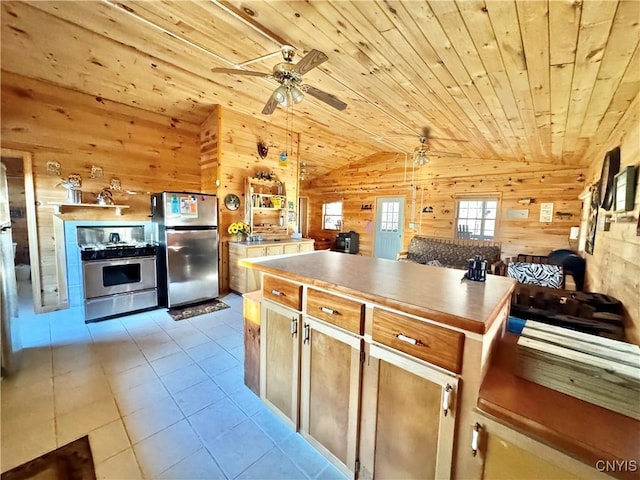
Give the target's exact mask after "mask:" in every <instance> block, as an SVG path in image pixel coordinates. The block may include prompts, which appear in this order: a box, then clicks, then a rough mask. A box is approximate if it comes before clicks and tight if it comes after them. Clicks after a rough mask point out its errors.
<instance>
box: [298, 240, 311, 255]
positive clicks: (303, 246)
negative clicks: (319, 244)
mask: <svg viewBox="0 0 640 480" xmlns="http://www.w3.org/2000/svg"><path fill="white" fill-rule="evenodd" d="M300 252H301V253H302V252H313V242H304V243H301V244H300Z"/></svg>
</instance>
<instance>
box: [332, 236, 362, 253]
mask: <svg viewBox="0 0 640 480" xmlns="http://www.w3.org/2000/svg"><path fill="white" fill-rule="evenodd" d="M359 238H360V235H358V234H357V233H356V232H354V231H353V230H352V231H350V232H342V233H339V234H338V236H337V237H336V248H335V249H334V250H335V251H336V252H343V253H358V249H359V247H358V243H359Z"/></svg>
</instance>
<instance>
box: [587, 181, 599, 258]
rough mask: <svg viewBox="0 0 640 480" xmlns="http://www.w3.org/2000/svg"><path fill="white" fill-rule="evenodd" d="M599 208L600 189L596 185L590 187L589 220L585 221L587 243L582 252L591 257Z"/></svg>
mask: <svg viewBox="0 0 640 480" xmlns="http://www.w3.org/2000/svg"><path fill="white" fill-rule="evenodd" d="M599 208H600V187H599V185H598V184H597V183H594V184H593V185H592V186H591V202H590V207H589V218H588V219H587V241H586V243H585V246H584V251H585V252H587V253H588V254H589V255H593V247H594V244H595V242H596V230H597V226H598V209H599Z"/></svg>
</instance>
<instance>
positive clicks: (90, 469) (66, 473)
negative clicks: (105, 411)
mask: <svg viewBox="0 0 640 480" xmlns="http://www.w3.org/2000/svg"><path fill="white" fill-rule="evenodd" d="M0 478H1V479H2V480H59V479H65V480H96V472H95V470H94V466H93V456H92V455H91V446H90V445H89V437H88V436H87V435H85V436H84V437H82V438H79V439H78V440H74V441H73V442H71V443H67V444H66V445H64V446H62V447H60V448H56V449H55V450H53V451H51V452H49V453H45V454H44V455H41V456H40V457H38V458H35V459H33V460H31V461H29V462H27V463H23V464H22V465H19V466H17V467H15V468H12V469H11V470H8V471H6V472H4V473H3V474H2V475H1V476H0Z"/></svg>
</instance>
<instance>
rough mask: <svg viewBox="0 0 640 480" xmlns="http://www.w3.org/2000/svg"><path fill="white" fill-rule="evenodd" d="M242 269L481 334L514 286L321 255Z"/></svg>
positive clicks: (260, 261) (495, 279) (258, 261)
mask: <svg viewBox="0 0 640 480" xmlns="http://www.w3.org/2000/svg"><path fill="white" fill-rule="evenodd" d="M240 264H241V265H243V266H245V267H249V268H254V269H257V270H260V271H262V272H265V273H269V274H272V275H275V276H278V277H281V278H285V279H290V280H293V281H296V282H300V283H304V284H307V285H312V286H317V287H320V288H324V289H327V290H332V291H335V292H339V293H343V294H346V295H351V296H354V297H358V298H362V299H365V300H369V301H371V302H374V303H377V304H379V305H383V306H387V307H390V308H395V309H398V310H401V311H403V312H406V313H409V314H413V315H417V316H421V317H426V318H429V319H431V320H435V321H438V322H442V323H443V324H447V325H451V326H454V327H457V328H461V329H463V330H467V331H469V332H474V333H479V334H484V333H485V332H486V331H487V330H488V328H489V326H490V325H491V323H492V322H493V320H495V318H496V317H497V315H498V312H499V311H500V309H501V308H502V307H503V305H504V303H505V301H507V300H508V299H509V297H510V295H511V292H512V291H513V289H514V286H515V281H514V280H513V279H510V278H506V277H499V276H495V275H487V281H486V282H473V281H469V280H462V276H463V275H464V271H463V270H454V269H450V268H443V267H432V266H428V265H418V264H415V263H410V262H398V261H395V260H386V259H379V258H373V257H365V256H361V255H349V254H345V253H338V252H330V251H324V250H322V251H316V252H313V253H307V254H302V255H292V256H278V257H277V258H273V257H269V258H266V257H262V258H253V259H244V260H241V261H240Z"/></svg>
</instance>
